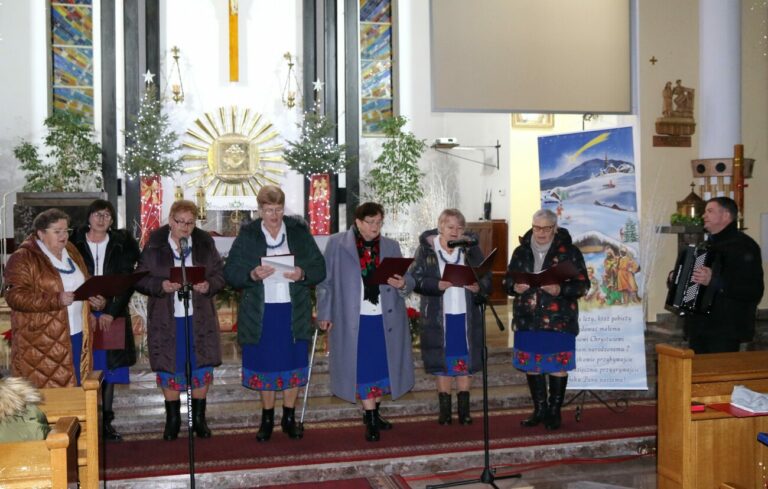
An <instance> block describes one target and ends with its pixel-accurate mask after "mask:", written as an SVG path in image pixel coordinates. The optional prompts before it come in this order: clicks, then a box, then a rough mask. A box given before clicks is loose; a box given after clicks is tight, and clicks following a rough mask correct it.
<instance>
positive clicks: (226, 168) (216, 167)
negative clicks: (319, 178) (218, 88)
mask: <svg viewBox="0 0 768 489" xmlns="http://www.w3.org/2000/svg"><path fill="white" fill-rule="evenodd" d="M186 134H187V139H186V141H184V143H183V144H182V146H183V147H184V148H185V150H186V151H187V154H186V155H184V156H183V159H184V160H185V161H193V162H202V163H201V164H198V165H195V166H190V167H187V168H185V169H184V173H188V174H195V173H199V175H197V176H195V177H193V178H190V179H189V180H188V181H187V182H186V185H187V186H188V187H192V186H197V187H201V188H202V189H205V192H204V193H205V194H207V195H224V196H227V195H231V196H245V195H256V194H257V193H258V192H259V189H260V188H261V187H262V186H264V185H267V184H272V185H279V183H278V180H277V177H278V176H280V175H282V174H283V173H285V170H284V169H283V168H280V167H277V166H275V165H274V164H277V163H282V162H283V158H282V151H283V144H282V143H280V142H279V141H278V139H277V138H278V136H279V134H278V132H277V131H276V130H274V129H273V128H272V123H271V122H267V121H265V120H264V118H263V116H262V115H261V114H259V113H258V112H254V111H251V110H250V109H245V110H241V109H238V108H237V107H230V108H229V109H226V108H224V107H219V109H218V113H217V114H212V113H210V112H208V113H206V114H205V115H204V116H203V117H201V118H199V119H197V120H195V126H194V128H192V129H188V130H187V132H186Z"/></svg>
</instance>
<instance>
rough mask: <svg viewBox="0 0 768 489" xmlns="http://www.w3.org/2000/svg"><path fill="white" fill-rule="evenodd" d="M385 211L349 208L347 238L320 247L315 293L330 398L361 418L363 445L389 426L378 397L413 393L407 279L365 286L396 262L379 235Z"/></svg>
mask: <svg viewBox="0 0 768 489" xmlns="http://www.w3.org/2000/svg"><path fill="white" fill-rule="evenodd" d="M383 223H384V208H383V207H382V206H381V205H379V204H375V203H373V202H366V203H365V204H362V205H360V206H359V207H358V208H357V209H355V223H354V225H353V226H352V227H351V228H350V229H349V231H346V232H341V233H337V234H334V235H333V236H331V238H330V239H329V240H328V245H327V246H326V248H325V264H326V268H327V269H328V278H326V280H325V281H324V282H323V283H322V284H320V286H318V288H317V319H318V326H319V327H320V329H322V330H325V331H328V333H329V335H330V348H331V352H330V371H331V391H332V392H333V394H334V395H336V396H338V397H340V398H341V399H344V400H345V401H349V402H356V401H357V400H358V399H359V400H360V401H361V403H362V405H363V409H364V410H365V413H364V415H363V422H364V424H365V439H366V440H367V441H379V439H380V430H389V429H391V428H392V424H391V423H390V422H388V421H387V420H385V419H384V418H383V417H381V415H380V414H379V403H380V402H381V399H382V396H384V395H386V394H391V396H392V398H393V399H397V398H398V397H400V396H402V395H403V394H405V393H407V392H408V391H409V390H411V387H413V382H414V378H413V359H412V358H411V350H412V347H411V334H410V331H409V328H408V316H407V315H406V310H405V296H406V295H408V294H409V293H410V291H411V290H412V289H413V279H411V278H410V277H408V276H406V277H407V278H406V277H402V276H400V275H393V276H392V277H389V278H388V279H387V283H386V285H379V284H377V283H374V282H372V280H371V279H372V278H373V275H374V273H375V272H376V268H377V267H378V266H379V264H380V263H381V261H382V260H383V259H385V258H387V257H401V256H402V254H401V253H400V245H399V244H398V243H397V241H394V240H391V239H389V238H385V237H382V236H381V227H382V225H383Z"/></svg>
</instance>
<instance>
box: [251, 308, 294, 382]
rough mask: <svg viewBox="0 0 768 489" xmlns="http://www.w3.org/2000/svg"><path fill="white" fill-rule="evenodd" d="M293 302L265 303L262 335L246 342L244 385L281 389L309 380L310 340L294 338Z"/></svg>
mask: <svg viewBox="0 0 768 489" xmlns="http://www.w3.org/2000/svg"><path fill="white" fill-rule="evenodd" d="M291 309H292V308H291V303H290V302H282V303H266V304H264V318H263V320H262V330H261V338H260V339H259V342H258V343H257V344H255V345H251V344H246V345H243V374H242V382H243V387H245V388H246V389H251V390H257V391H282V390H285V389H292V388H294V387H301V386H302V385H305V384H306V383H307V375H308V373H309V342H308V341H307V340H294V339H293V330H292V328H291V325H292V324H293V320H292V313H291Z"/></svg>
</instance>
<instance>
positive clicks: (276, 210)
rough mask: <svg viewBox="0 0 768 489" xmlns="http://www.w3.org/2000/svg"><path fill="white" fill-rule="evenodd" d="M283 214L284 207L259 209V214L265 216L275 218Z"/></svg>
mask: <svg viewBox="0 0 768 489" xmlns="http://www.w3.org/2000/svg"><path fill="white" fill-rule="evenodd" d="M283 212H285V208H284V207H266V208H261V209H259V213H260V214H263V215H265V216H276V215H278V214H282V213H283Z"/></svg>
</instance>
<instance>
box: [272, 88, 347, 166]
mask: <svg viewBox="0 0 768 489" xmlns="http://www.w3.org/2000/svg"><path fill="white" fill-rule="evenodd" d="M300 127H301V135H300V136H299V139H298V140H296V141H288V149H287V150H286V151H285V152H284V153H283V159H284V160H285V162H286V163H287V164H288V166H290V167H291V168H292V169H293V170H295V171H297V172H298V173H301V174H302V175H304V176H305V177H307V178H310V177H311V176H312V175H319V174H322V173H339V172H343V171H344V167H345V165H346V163H347V158H346V150H347V145H346V144H337V143H336V138H335V137H334V131H335V130H336V125H335V124H334V123H333V122H331V121H330V120H329V119H328V117H326V116H325V115H324V114H321V113H320V103H319V102H316V103H315V107H314V110H312V111H310V112H306V113H305V114H304V121H303V122H302V123H301V126H300Z"/></svg>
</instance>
